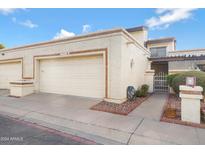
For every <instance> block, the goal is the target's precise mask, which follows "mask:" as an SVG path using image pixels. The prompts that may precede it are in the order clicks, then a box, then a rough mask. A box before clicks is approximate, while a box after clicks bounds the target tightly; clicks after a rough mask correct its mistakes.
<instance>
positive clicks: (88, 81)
mask: <svg viewBox="0 0 205 154" xmlns="http://www.w3.org/2000/svg"><path fill="white" fill-rule="evenodd" d="M104 80H105V79H104V65H103V57H102V56H89V57H78V58H77V57H75V58H58V59H47V60H40V91H41V92H48V93H57V94H66V95H76V96H85V97H95V98H103V97H104V95H105V92H104V91H105V90H104V89H105V81H104Z"/></svg>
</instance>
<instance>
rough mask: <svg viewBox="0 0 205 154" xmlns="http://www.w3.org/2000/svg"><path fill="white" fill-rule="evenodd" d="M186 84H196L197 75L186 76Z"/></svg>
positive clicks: (191, 85) (192, 85)
mask: <svg viewBox="0 0 205 154" xmlns="http://www.w3.org/2000/svg"><path fill="white" fill-rule="evenodd" d="M186 86H190V87H194V86H196V77H186Z"/></svg>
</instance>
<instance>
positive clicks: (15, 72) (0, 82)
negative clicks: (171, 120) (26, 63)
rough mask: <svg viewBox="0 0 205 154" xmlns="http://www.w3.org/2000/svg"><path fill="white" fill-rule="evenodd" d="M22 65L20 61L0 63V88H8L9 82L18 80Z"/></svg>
mask: <svg viewBox="0 0 205 154" xmlns="http://www.w3.org/2000/svg"><path fill="white" fill-rule="evenodd" d="M21 75H22V67H21V63H20V62H12V63H2V64H0V89H10V84H9V82H11V81H14V80H20V79H21Z"/></svg>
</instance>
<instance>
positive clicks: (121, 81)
mask: <svg viewBox="0 0 205 154" xmlns="http://www.w3.org/2000/svg"><path fill="white" fill-rule="evenodd" d="M127 41H128V42H129V41H133V40H132V39H130V38H128V37H127V35H125V34H124V33H122V32H116V33H112V34H105V35H100V36H93V37H86V38H80V39H75V40H68V41H64V42H57V43H50V44H46V45H38V46H33V47H27V48H19V49H9V50H2V52H4V53H5V55H4V56H2V55H0V61H1V60H6V59H15V58H21V57H23V77H30V78H31V77H33V72H34V71H33V68H34V66H33V57H34V56H37V55H38V56H39V55H50V54H56V53H65V52H75V51H83V50H92V49H100V48H107V49H108V98H112V99H124V98H126V87H127V85H130V84H132V85H135V86H136V87H137V86H138V85H140V84H141V83H142V82H143V78H144V73H145V69H146V67H147V59H146V57H145V56H144V55H143V52H141V50H142V48H141V47H139V45H137V46H138V47H136V45H128V46H127V44H126V42H127ZM143 50H145V49H143ZM132 58H133V59H134V61H135V65H134V68H133V69H132V70H130V59H132ZM36 65H38V64H36ZM36 73H37V72H36ZM35 80H36V79H35ZM35 80H34V82H35V83H38V81H35Z"/></svg>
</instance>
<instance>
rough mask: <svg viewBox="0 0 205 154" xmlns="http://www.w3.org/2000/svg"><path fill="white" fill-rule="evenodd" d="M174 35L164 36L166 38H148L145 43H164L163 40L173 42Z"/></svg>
mask: <svg viewBox="0 0 205 154" xmlns="http://www.w3.org/2000/svg"><path fill="white" fill-rule="evenodd" d="M175 41H176V39H175V37H166V38H160V39H153V40H148V41H147V42H146V44H155V43H165V42H175Z"/></svg>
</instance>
